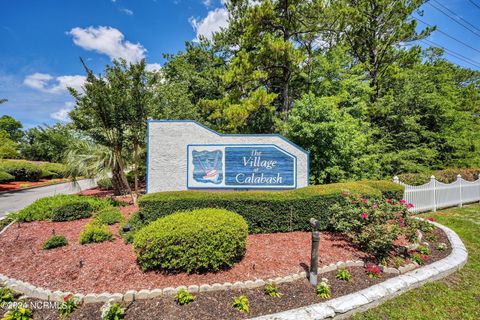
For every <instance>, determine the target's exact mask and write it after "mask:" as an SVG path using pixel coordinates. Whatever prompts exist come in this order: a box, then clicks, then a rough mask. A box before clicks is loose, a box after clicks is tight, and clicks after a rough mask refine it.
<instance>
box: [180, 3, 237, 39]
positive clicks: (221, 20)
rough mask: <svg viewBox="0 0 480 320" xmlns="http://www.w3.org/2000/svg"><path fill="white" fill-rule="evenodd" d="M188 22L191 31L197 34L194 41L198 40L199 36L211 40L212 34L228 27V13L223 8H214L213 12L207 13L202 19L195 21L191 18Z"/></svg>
mask: <svg viewBox="0 0 480 320" xmlns="http://www.w3.org/2000/svg"><path fill="white" fill-rule="evenodd" d="M189 21H190V24H191V25H192V27H193V29H194V30H195V31H196V32H197V37H196V39H199V37H200V36H204V37H205V38H207V39H212V36H213V33H215V32H218V31H220V29H221V28H225V27H227V26H228V11H227V9H225V8H216V9H215V10H211V11H209V12H208V15H207V16H206V17H205V18H204V19H200V20H197V19H196V18H193V17H191V18H190V19H189Z"/></svg>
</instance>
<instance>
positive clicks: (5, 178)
mask: <svg viewBox="0 0 480 320" xmlns="http://www.w3.org/2000/svg"><path fill="white" fill-rule="evenodd" d="M13 180H15V177H14V176H12V175H11V174H10V173H7V172H5V171H0V183H5V182H10V181H13Z"/></svg>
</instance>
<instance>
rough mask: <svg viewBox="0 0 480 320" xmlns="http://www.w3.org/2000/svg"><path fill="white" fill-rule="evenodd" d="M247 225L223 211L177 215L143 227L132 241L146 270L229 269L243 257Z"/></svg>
mask: <svg viewBox="0 0 480 320" xmlns="http://www.w3.org/2000/svg"><path fill="white" fill-rule="evenodd" d="M247 235H248V226H247V222H246V221H245V219H243V218H242V217H241V216H240V215H238V214H236V213H234V212H231V211H228V210H224V209H211V208H207V209H199V210H193V211H185V212H177V213H174V214H171V215H169V216H166V217H163V218H160V219H158V220H156V221H154V222H152V223H150V224H149V225H147V226H146V227H144V228H142V229H141V230H140V231H139V232H138V233H137V234H136V235H135V238H134V242H133V247H134V249H135V253H136V255H137V261H138V263H139V264H140V266H141V267H142V268H143V269H145V270H151V269H160V270H163V271H170V272H182V271H183V272H188V273H192V272H207V271H218V270H220V269H222V268H227V267H231V266H232V265H233V264H234V263H235V262H237V261H239V260H240V259H241V258H242V257H243V255H244V254H245V248H246V242H247Z"/></svg>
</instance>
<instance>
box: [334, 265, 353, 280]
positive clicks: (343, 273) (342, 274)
mask: <svg viewBox="0 0 480 320" xmlns="http://www.w3.org/2000/svg"><path fill="white" fill-rule="evenodd" d="M335 277H336V278H337V279H338V280H343V281H350V279H351V278H352V275H351V274H350V272H349V271H348V270H347V269H345V268H341V269H338V270H337V275H336V276H335Z"/></svg>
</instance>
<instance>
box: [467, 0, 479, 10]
mask: <svg viewBox="0 0 480 320" xmlns="http://www.w3.org/2000/svg"><path fill="white" fill-rule="evenodd" d="M468 2H470V3H471V4H473V5H474V6H475V7H477V8H478V9H480V5H478V4H476V3H475V2H473V0H468Z"/></svg>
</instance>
